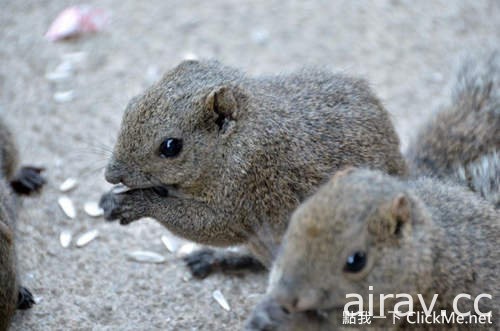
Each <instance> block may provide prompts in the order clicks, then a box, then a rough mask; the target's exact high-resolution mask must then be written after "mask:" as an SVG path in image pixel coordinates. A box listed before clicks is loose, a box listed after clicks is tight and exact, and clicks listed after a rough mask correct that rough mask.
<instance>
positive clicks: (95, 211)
mask: <svg viewBox="0 0 500 331" xmlns="http://www.w3.org/2000/svg"><path fill="white" fill-rule="evenodd" d="M83 210H84V211H85V212H86V213H87V215H89V216H92V217H100V216H102V215H104V210H103V209H102V208H101V207H99V204H98V203H97V202H85V204H84V205H83Z"/></svg>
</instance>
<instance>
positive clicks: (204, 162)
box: [101, 61, 406, 266]
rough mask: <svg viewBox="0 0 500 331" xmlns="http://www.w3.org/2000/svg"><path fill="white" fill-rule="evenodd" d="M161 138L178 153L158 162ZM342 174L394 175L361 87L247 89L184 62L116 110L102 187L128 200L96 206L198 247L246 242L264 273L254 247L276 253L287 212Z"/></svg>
mask: <svg viewBox="0 0 500 331" xmlns="http://www.w3.org/2000/svg"><path fill="white" fill-rule="evenodd" d="M169 137H170V138H179V139H182V140H183V148H182V151H181V153H180V154H179V155H178V156H176V157H173V158H162V157H161V156H160V155H159V146H160V145H161V143H162V141H164V140H165V139H166V138H169ZM346 165H357V166H361V165H365V166H369V167H372V168H376V169H381V170H383V171H385V172H388V173H391V174H394V175H403V174H405V173H406V165H405V161H404V159H403V158H402V156H401V154H400V151H399V139H398V137H397V135H396V133H395V130H394V128H393V126H392V124H391V121H390V118H389V115H388V113H387V112H386V110H385V109H384V108H383V106H382V105H381V104H380V102H379V100H378V99H377V98H376V97H375V96H374V95H373V93H372V92H371V91H370V89H369V88H368V86H367V85H366V83H365V82H363V81H361V80H358V79H354V78H350V77H345V76H341V75H332V74H330V73H327V72H323V71H315V70H303V71H300V72H298V73H294V74H291V75H284V76H274V77H262V78H252V77H248V76H246V75H244V74H243V73H242V72H240V71H237V70H235V69H231V68H228V67H225V66H223V65H221V64H219V63H218V62H196V61H186V62H183V63H181V64H180V65H179V66H177V67H176V68H175V69H173V70H171V71H170V72H168V73H167V74H166V75H165V76H164V77H163V79H162V80H161V81H160V82H158V83H157V84H155V85H154V86H152V87H151V88H150V89H148V90H147V91H146V92H144V93H143V94H142V95H141V96H139V97H137V98H135V99H133V100H132V101H131V102H130V104H129V106H128V107H127V110H126V112H125V115H124V117H123V121H122V125H121V129H120V133H119V136H118V141H117V142H116V145H115V148H114V153H113V157H112V160H111V161H110V163H109V164H108V167H107V169H106V179H107V180H108V181H109V182H111V183H115V184H116V183H120V182H122V183H123V184H125V185H127V186H129V187H130V188H132V189H133V190H131V191H129V192H127V193H124V194H114V193H109V194H107V195H105V196H103V199H102V201H101V204H102V206H103V207H104V209H105V215H106V217H107V218H108V219H120V221H121V222H122V223H129V222H131V221H134V220H136V219H139V218H141V217H144V216H149V217H153V218H155V219H157V220H158V221H159V222H160V223H161V224H163V225H164V226H166V227H167V228H168V229H170V230H171V231H172V232H174V233H175V234H177V235H180V236H183V237H185V238H188V239H190V240H193V241H196V242H199V243H204V244H210V245H218V246H227V245H234V244H242V243H247V244H249V245H250V247H251V248H252V251H253V252H254V253H255V254H256V255H257V256H258V257H259V258H260V259H261V261H263V262H264V263H265V264H267V265H268V266H269V265H270V262H271V259H272V256H271V255H272V254H271V253H270V252H269V250H268V249H266V247H264V246H266V245H272V244H275V245H277V244H278V243H279V241H280V239H281V236H282V235H283V233H284V231H285V229H286V226H287V223H288V219H289V216H290V214H291V213H292V211H293V210H294V209H295V208H296V207H297V206H298V205H299V204H300V203H301V202H302V201H303V200H304V199H305V198H306V197H308V196H309V195H311V194H312V193H313V192H314V191H315V190H316V189H317V187H319V185H320V184H321V183H322V182H324V181H326V180H327V178H328V177H329V176H330V175H331V174H333V173H335V171H337V170H338V169H340V168H341V167H343V166H346ZM158 186H162V187H163V188H164V190H163V193H164V194H163V195H165V192H166V191H165V188H166V189H167V190H168V196H161V195H159V194H157V193H155V192H158V190H155V189H153V187H158ZM264 237H266V238H265V239H263V238H264ZM256 238H258V241H259V242H258V243H257V244H253V242H255V240H257V239H256ZM263 241H264V242H265V243H266V244H265V245H264V246H263V245H262V244H261V243H262V242H263Z"/></svg>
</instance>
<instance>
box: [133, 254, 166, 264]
mask: <svg viewBox="0 0 500 331" xmlns="http://www.w3.org/2000/svg"><path fill="white" fill-rule="evenodd" d="M127 256H128V258H129V259H130V260H132V261H136V262H144V263H164V262H165V257H164V256H163V255H160V254H158V253H155V252H151V251H133V252H129V253H127Z"/></svg>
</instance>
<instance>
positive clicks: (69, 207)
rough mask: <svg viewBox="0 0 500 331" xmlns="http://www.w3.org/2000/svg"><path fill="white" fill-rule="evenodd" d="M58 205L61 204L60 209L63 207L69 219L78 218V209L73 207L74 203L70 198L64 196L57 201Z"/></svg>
mask: <svg viewBox="0 0 500 331" xmlns="http://www.w3.org/2000/svg"><path fill="white" fill-rule="evenodd" d="M57 203H58V204H59V207H61V209H62V211H63V212H64V214H66V216H68V217H69V218H75V217H76V209H75V206H74V205H73V201H71V199H70V198H68V197H67V196H62V197H60V198H59V199H58V200H57Z"/></svg>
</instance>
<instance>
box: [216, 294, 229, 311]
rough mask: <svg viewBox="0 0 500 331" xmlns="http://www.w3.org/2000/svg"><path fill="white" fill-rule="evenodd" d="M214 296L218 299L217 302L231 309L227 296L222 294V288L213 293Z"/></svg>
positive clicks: (226, 308)
mask: <svg viewBox="0 0 500 331" xmlns="http://www.w3.org/2000/svg"><path fill="white" fill-rule="evenodd" d="M212 297H213V298H214V299H215V301H217V303H218V304H219V305H220V306H221V307H222V308H224V309H225V310H227V311H231V307H229V303H228V302H227V300H226V298H225V297H224V295H223V294H222V292H221V291H220V290H215V291H214V292H213V293H212Z"/></svg>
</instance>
